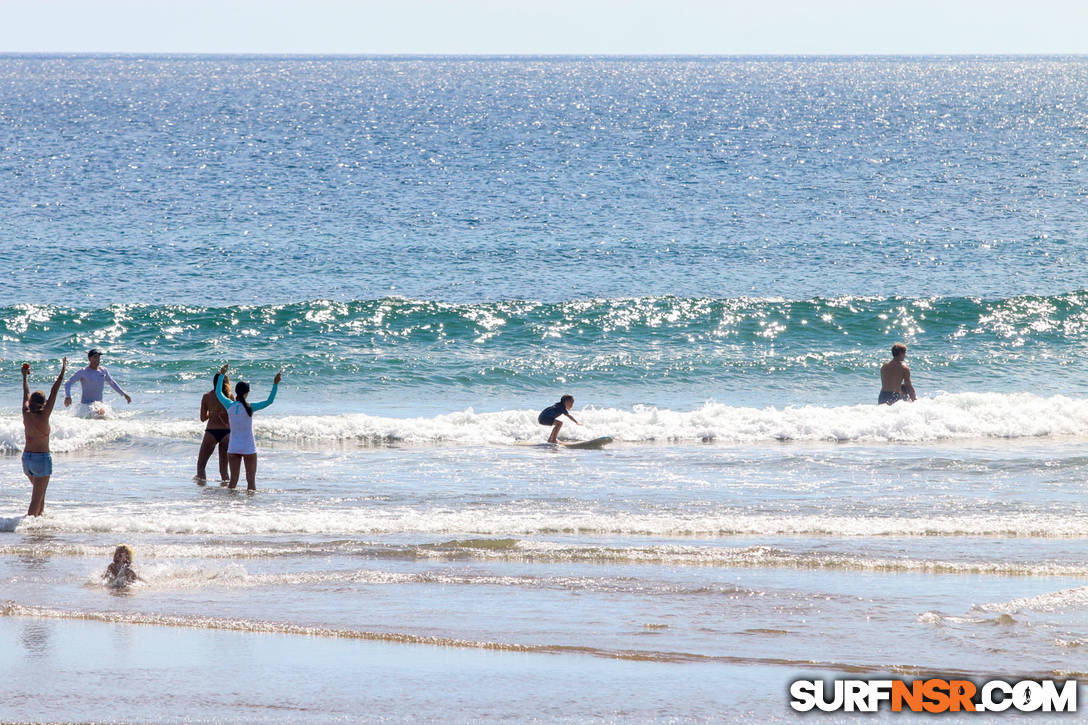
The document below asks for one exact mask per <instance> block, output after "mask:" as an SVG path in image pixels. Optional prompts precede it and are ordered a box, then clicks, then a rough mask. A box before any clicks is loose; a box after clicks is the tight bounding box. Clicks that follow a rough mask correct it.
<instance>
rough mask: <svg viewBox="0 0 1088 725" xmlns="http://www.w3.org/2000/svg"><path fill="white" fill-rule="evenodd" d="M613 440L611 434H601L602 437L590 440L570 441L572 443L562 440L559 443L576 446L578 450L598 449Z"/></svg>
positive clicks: (570, 446) (569, 446)
mask: <svg viewBox="0 0 1088 725" xmlns="http://www.w3.org/2000/svg"><path fill="white" fill-rule="evenodd" d="M611 442H612V437H611V436H601V437H600V438H593V439H592V440H588V441H573V442H570V443H564V442H562V441H561V442H560V443H559V445H561V446H563V447H564V448H575V449H578V450H590V451H598V450H600V449H602V448H604V447H605V446H607V445H608V444H609V443H611Z"/></svg>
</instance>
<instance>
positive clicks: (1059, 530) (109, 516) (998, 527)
mask: <svg viewBox="0 0 1088 725" xmlns="http://www.w3.org/2000/svg"><path fill="white" fill-rule="evenodd" d="M19 531H24V532H29V531H39V532H43V533H44V532H56V533H62V532H63V533H113V534H138V533H153V534H214V535H223V536H235V535H280V534H314V535H328V536H357V535H360V534H377V535H383V534H408V533H414V534H427V535H440V536H449V537H451V538H453V537H460V536H466V535H468V536H494V537H522V536H534V535H552V534H579V535H602V536H607V535H624V536H655V537H671V538H699V537H720V536H826V537H862V536H986V537H1037V538H1058V537H1065V538H1082V537H1088V521H1086V520H1085V519H1084V517H1082V516H1079V515H1076V514H1069V515H1058V514H1039V513H1009V514H983V515H980V514H974V513H964V514H962V515H945V516H926V517H917V518H912V517H907V516H897V517H893V516H879V515H876V516H870V517H866V516H856V515H829V514H812V515H803V514H781V515H768V514H760V513H753V512H749V511H734V512H729V513H721V514H703V515H682V514H668V513H662V514H653V513H641V512H594V511H591V510H585V509H581V508H579V509H574V510H539V509H536V508H523V507H518V506H496V507H494V508H491V509H487V510H456V509H448V508H442V507H434V508H431V507H425V506H423V507H419V508H413V507H404V506H381V507H363V508H331V507H322V508H309V509H278V510H266V509H252V510H234V509H222V510H215V511H208V510H205V509H200V510H196V509H189V508H184V507H183V508H172V509H164V508H162V507H132V508H129V509H127V510H118V509H116V508H114V509H108V510H103V509H90V508H55V509H52V510H51V511H50V512H49V513H48V515H46V516H43V517H41V518H35V519H33V520H31V519H23V521H22V522H21V523H20V525H19Z"/></svg>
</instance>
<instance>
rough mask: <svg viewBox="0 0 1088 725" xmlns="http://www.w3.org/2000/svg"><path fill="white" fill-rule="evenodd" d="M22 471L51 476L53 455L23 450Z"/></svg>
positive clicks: (30, 474)
mask: <svg viewBox="0 0 1088 725" xmlns="http://www.w3.org/2000/svg"><path fill="white" fill-rule="evenodd" d="M23 473H25V474H26V475H28V476H35V477H36V476H52V475H53V456H51V455H49V454H48V453H31V452H30V451H24V452H23Z"/></svg>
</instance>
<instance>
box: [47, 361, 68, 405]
mask: <svg viewBox="0 0 1088 725" xmlns="http://www.w3.org/2000/svg"><path fill="white" fill-rule="evenodd" d="M66 372H68V358H66V357H62V358H61V359H60V374H59V375H57V379H56V380H55V381H53V387H52V389H51V390H50V391H49V399H48V400H47V401H45V408H44V410H43V412H44V413H45V414H46V415H49V414H50V413H52V412H53V406H54V405H55V404H56V402H57V393H58V392H59V391H60V384H61V383H62V382H64V374H65V373H66Z"/></svg>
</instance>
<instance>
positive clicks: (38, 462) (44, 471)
mask: <svg viewBox="0 0 1088 725" xmlns="http://www.w3.org/2000/svg"><path fill="white" fill-rule="evenodd" d="M67 370H68V358H61V362H60V375H58V376H57V379H56V381H55V382H54V383H53V388H52V390H50V391H49V397H48V398H46V397H45V393H43V392H42V391H40V390H35V391H34V392H33V393H31V392H30V380H29V378H30V363H23V430H24V432H25V433H26V443H25V444H24V445H23V473H25V474H26V477H27V478H29V479H30V485H31V488H32V490H31V494H30V508H28V509H27V510H26V515H27V516H41V515H42V513H43V512H44V511H45V489H46V488H48V487H49V477H50V476H52V475H53V456H52V454H50V452H49V434H50V432H51V431H50V428H49V416H50V415H52V413H53V406H54V405H55V404H56V402H57V391H59V390H60V384H61V381H62V380H64V373H65V372H67Z"/></svg>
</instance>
